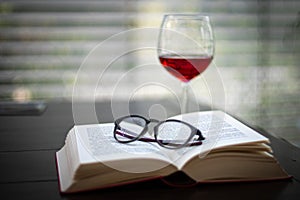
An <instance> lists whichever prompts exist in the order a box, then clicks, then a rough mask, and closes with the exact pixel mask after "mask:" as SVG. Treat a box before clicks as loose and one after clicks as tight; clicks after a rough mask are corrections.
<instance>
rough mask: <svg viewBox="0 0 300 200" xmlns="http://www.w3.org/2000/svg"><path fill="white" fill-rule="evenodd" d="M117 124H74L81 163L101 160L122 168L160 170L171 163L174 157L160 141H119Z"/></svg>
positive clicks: (141, 170)
mask: <svg viewBox="0 0 300 200" xmlns="http://www.w3.org/2000/svg"><path fill="white" fill-rule="evenodd" d="M113 128H114V125H113V124H112V123H108V124H96V125H81V126H75V127H74V129H75V133H76V140H77V146H78V153H79V159H80V163H82V164H84V163H98V162H99V163H104V164H106V165H109V167H111V168H115V169H117V170H120V171H128V170H133V171H134V172H135V173H141V172H149V170H150V171H151V170H153V171H155V170H159V169H161V168H163V167H166V166H167V165H169V164H170V159H169V158H168V157H167V156H166V155H165V154H164V153H163V151H161V150H160V149H161V147H159V145H157V144H156V143H150V142H141V141H134V142H131V143H127V144H122V143H119V142H117V141H116V140H115V138H114V137H113ZM126 160H128V161H126ZM120 161H122V162H120ZM130 165H133V166H130ZM145 165H147V166H145ZM130 172H132V171H130Z"/></svg>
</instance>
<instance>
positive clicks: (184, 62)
mask: <svg viewBox="0 0 300 200" xmlns="http://www.w3.org/2000/svg"><path fill="white" fill-rule="evenodd" d="M212 59H213V57H212V56H201V55H196V56H184V57H180V56H176V55H165V56H160V57H159V60H160V63H161V64H162V65H163V66H164V67H165V69H166V70H167V71H168V72H170V73H171V74H172V75H173V76H175V77H176V78H178V79H180V80H181V81H183V82H188V81H190V80H191V79H193V78H194V77H196V76H197V75H199V74H200V73H202V72H203V71H204V70H205V69H206V68H207V67H208V65H209V64H210V62H211V61H212Z"/></svg>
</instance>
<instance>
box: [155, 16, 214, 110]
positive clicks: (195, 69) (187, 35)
mask: <svg viewBox="0 0 300 200" xmlns="http://www.w3.org/2000/svg"><path fill="white" fill-rule="evenodd" d="M157 53H158V57H159V61H160V63H161V64H162V66H163V67H164V68H165V69H166V70H167V71H168V72H169V73H170V74H172V75H173V76H175V77H176V78H178V79H179V80H180V81H182V82H183V96H182V106H183V109H182V112H183V113H185V112H186V111H187V108H188V107H187V100H188V99H187V95H188V90H187V88H188V87H187V86H188V85H187V84H188V83H189V81H191V80H192V79H194V78H195V77H197V76H198V75H199V74H201V73H202V72H203V71H204V70H205V69H206V68H207V67H208V66H209V64H210V63H211V61H212V59H213V57H214V37H213V31H212V27H211V24H210V19H209V17H208V16H204V15H200V14H169V15H165V16H164V18H163V21H162V24H161V28H160V32H159V38H158V49H157Z"/></svg>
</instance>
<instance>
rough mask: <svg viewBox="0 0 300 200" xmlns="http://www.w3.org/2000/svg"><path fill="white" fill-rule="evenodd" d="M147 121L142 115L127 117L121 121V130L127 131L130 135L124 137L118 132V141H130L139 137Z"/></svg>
mask: <svg viewBox="0 0 300 200" xmlns="http://www.w3.org/2000/svg"><path fill="white" fill-rule="evenodd" d="M146 124H147V122H146V121H145V120H144V119H143V118H140V117H126V118H124V119H123V120H122V121H121V122H120V123H119V129H118V130H119V131H121V133H122V132H123V133H125V134H126V135H127V136H129V137H124V136H123V135H122V134H117V135H116V137H117V139H118V141H123V142H125V141H130V140H133V139H134V138H137V137H139V135H140V134H141V133H142V132H143V130H144V129H145V127H146Z"/></svg>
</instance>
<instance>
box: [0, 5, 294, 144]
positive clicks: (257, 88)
mask: <svg viewBox="0 0 300 200" xmlns="http://www.w3.org/2000/svg"><path fill="white" fill-rule="evenodd" d="M299 7H300V2H299V1H293V0H288V1H283V0H276V1H271V0H270V1H268V0H265V1H263V0H261V1H260V0H259V1H247V0H227V1H223V0H217V1H209V0H191V1H178V2H176V1H173V0H120V1H119V0H113V1H110V0H104V1H96V0H95V1H94V0H88V1H79V0H61V1H57V0H54V1H52V0H39V1H38V0H27V1H20V0H10V1H1V3H0V10H1V18H0V22H1V23H0V26H1V30H0V52H1V59H0V98H1V100H2V101H15V100H36V99H42V100H49V99H71V98H72V90H73V85H74V83H75V82H76V74H77V72H78V70H79V69H80V66H81V65H82V63H83V62H84V59H85V58H86V57H87V55H88V54H89V52H91V50H92V49H93V48H95V47H96V46H97V45H99V43H100V42H102V41H107V39H109V38H110V37H111V36H113V35H115V34H119V33H122V31H127V30H131V29H133V28H142V27H159V24H160V22H161V19H162V15H163V14H164V13H172V12H205V13H207V14H209V15H210V16H211V18H212V23H213V26H214V30H215V37H216V56H215V59H214V62H215V65H216V66H217V68H218V70H219V72H220V75H221V77H222V80H223V84H224V91H225V95H226V102H225V103H226V106H225V107H226V110H227V111H229V112H231V113H233V114H236V115H238V116H240V117H242V118H243V119H245V120H246V121H248V122H250V123H251V124H253V125H259V126H261V127H263V128H265V129H266V130H268V131H270V132H272V133H274V134H275V135H277V136H280V137H285V138H287V139H289V138H290V139H292V141H293V142H295V143H297V144H299V145H300V139H299V138H300V125H299V124H300V109H299V108H300V103H299V97H300V94H299V87H300V84H299V80H300V79H299V75H300V71H299V70H300V68H299V63H300V60H299V58H300V56H299V51H300V46H299V41H300V38H299V35H300V34H299V26H300V25H299V24H300V14H299V13H300V10H299ZM153 36H154V35H131V36H130V37H129V38H125V37H120V38H117V39H119V40H111V41H108V43H106V46H104V47H102V48H103V51H100V53H99V54H98V55H99V57H98V60H97V61H95V63H94V68H93V69H91V70H90V71H89V73H90V74H86V76H85V78H83V79H82V80H80V81H82V84H84V85H85V86H86V90H89V88H90V85H91V84H92V83H93V82H94V81H96V79H92V78H91V77H92V75H93V73H94V70H99V69H101V70H103V65H102V64H103V63H101V60H105V58H107V57H109V56H110V55H114V53H116V52H119V50H120V48H123V49H125V50H126V49H131V48H133V47H132V46H131V45H132V43H134V42H136V41H138V42H141V43H145V44H147V45H148V44H149V43H147V42H150V41H149V37H153ZM150 46H151V45H150ZM147 63H156V64H158V60H157V58H156V57H155V54H154V50H153V49H149V51H146V50H145V51H143V52H142V53H141V54H140V53H139V52H135V53H130V54H128V56H124V57H122V58H121V59H119V60H118V61H117V62H115V63H114V64H115V65H118V67H111V68H110V70H108V71H106V73H108V74H106V76H104V77H103V79H101V80H100V83H99V84H101V87H103V88H102V90H101V92H99V93H97V95H96V98H97V100H99V101H104V100H105V101H107V100H109V99H111V98H112V95H116V96H114V97H116V98H122V97H123V98H124V94H127V93H128V91H129V92H130V91H131V89H132V88H133V87H136V85H138V84H140V81H141V80H140V79H141V78H139V77H140V76H137V75H134V74H132V75H130V77H127V79H124V80H123V81H124V82H122V89H120V91H119V92H115V93H112V92H111V91H112V90H113V89H114V88H115V85H114V84H115V82H114V81H115V80H118V79H120V77H121V76H123V75H124V73H127V72H128V71H130V69H132V68H133V67H135V66H139V65H143V64H147ZM151 66H152V65H151ZM101 67H102V68H101ZM153 67H154V66H153ZM157 70H158V71H155V70H154V71H151V70H150V71H147V72H145V71H138V70H137V71H136V72H135V73H139V75H142V76H144V75H145V74H146V75H147V76H148V75H149V76H159V77H164V78H165V81H173V82H174V84H175V82H176V81H177V80H175V79H173V78H172V77H170V76H169V75H168V74H167V73H166V74H164V75H158V73H162V71H160V70H161V69H158V68H157ZM191 85H192V87H193V88H194V89H196V90H197V91H199V97H198V98H199V99H200V100H201V101H206V102H208V103H209V102H210V99H209V98H210V97H209V91H206V89H205V88H204V89H203V80H202V79H201V78H198V79H197V80H194V81H193V82H192V83H191ZM120 87H121V86H120ZM153 92H155V96H156V97H163V95H165V93H164V91H158V90H151V92H149V91H148V90H145V91H143V92H141V96H140V97H141V98H152V97H153ZM176 92H179V90H178V91H176ZM206 92H207V93H206ZM125 96H126V95H125ZM80 97H81V98H82V99H84V100H89V99H90V97H89V96H85V95H81V96H80ZM126 98H127V97H126Z"/></svg>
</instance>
